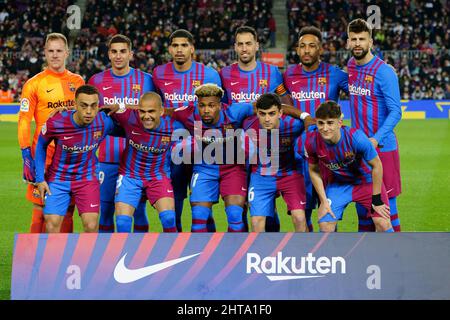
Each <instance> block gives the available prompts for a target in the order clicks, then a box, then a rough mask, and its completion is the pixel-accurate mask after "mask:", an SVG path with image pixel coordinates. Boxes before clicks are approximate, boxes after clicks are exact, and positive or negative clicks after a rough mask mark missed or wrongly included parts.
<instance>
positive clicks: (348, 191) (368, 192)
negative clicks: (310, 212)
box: [319, 183, 389, 223]
mask: <svg viewBox="0 0 450 320" xmlns="http://www.w3.org/2000/svg"><path fill="white" fill-rule="evenodd" d="M325 193H326V195H327V200H328V202H329V203H330V207H331V210H332V211H333V213H334V215H335V216H336V219H335V218H333V217H332V216H331V214H329V213H327V214H326V215H325V216H323V217H322V218H321V219H320V220H319V223H320V222H336V221H338V220H342V216H343V215H344V210H345V208H346V207H347V205H348V204H349V203H350V202H355V203H358V204H360V205H362V206H363V207H364V208H366V212H367V217H379V215H378V214H377V213H375V212H372V183H364V184H359V185H352V184H338V183H331V184H329V185H328V186H327V188H326V191H325ZM381 199H382V200H383V202H384V203H385V204H386V205H389V199H388V196H387V193H386V188H385V186H384V184H383V185H382V187H381Z"/></svg>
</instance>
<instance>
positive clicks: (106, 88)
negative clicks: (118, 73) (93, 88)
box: [103, 86, 112, 90]
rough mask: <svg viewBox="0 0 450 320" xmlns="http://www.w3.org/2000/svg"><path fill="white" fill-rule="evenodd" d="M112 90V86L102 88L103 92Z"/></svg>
mask: <svg viewBox="0 0 450 320" xmlns="http://www.w3.org/2000/svg"><path fill="white" fill-rule="evenodd" d="M111 88H112V86H110V87H103V90H108V89H111Z"/></svg>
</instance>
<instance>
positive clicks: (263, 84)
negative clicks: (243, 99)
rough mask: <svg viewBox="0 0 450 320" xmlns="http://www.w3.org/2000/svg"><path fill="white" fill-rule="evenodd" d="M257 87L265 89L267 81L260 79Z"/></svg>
mask: <svg viewBox="0 0 450 320" xmlns="http://www.w3.org/2000/svg"><path fill="white" fill-rule="evenodd" d="M259 86H260V87H261V88H266V87H267V79H261V80H259Z"/></svg>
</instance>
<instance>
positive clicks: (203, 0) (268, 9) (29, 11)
mask: <svg viewBox="0 0 450 320" xmlns="http://www.w3.org/2000/svg"><path fill="white" fill-rule="evenodd" d="M369 2H370V3H369ZM71 4H72V3H71V2H69V1H67V0H56V1H42V2H36V1H31V0H21V1H10V0H7V1H2V2H0V89H1V91H2V92H1V97H6V98H4V99H11V97H12V99H13V100H14V101H17V100H18V98H19V96H20V93H21V88H22V86H23V84H24V83H25V81H26V80H27V79H29V78H30V77H32V76H33V75H34V74H36V73H38V72H39V71H41V70H42V67H43V43H44V39H45V36H46V34H48V33H50V32H62V33H64V34H65V35H67V36H68V39H69V42H70V44H71V49H72V52H73V55H72V57H71V58H70V60H69V63H68V66H67V67H68V69H69V70H71V71H73V72H76V73H78V74H80V75H82V76H83V77H84V78H85V79H88V78H89V77H90V76H92V75H93V74H95V73H97V72H99V71H101V70H104V69H105V68H107V67H108V64H109V62H108V55H107V47H106V41H107V40H108V38H109V37H110V36H111V35H113V34H116V33H119V32H120V33H123V34H125V35H127V36H129V37H130V38H131V39H132V41H133V50H134V61H133V62H132V64H133V66H134V67H136V68H140V69H142V70H144V71H148V72H151V71H152V70H153V68H154V67H155V66H156V65H159V64H162V63H165V62H167V61H168V60H169V59H170V56H169V54H168V39H169V35H170V34H171V32H172V31H174V30H176V29H179V28H184V29H187V30H189V31H191V32H192V33H193V35H194V37H195V47H196V49H199V50H197V51H196V57H195V59H196V60H197V61H200V62H203V63H205V64H207V65H210V66H212V67H214V68H216V69H220V68H222V67H223V66H225V65H228V64H230V63H232V62H233V56H232V51H231V52H230V50H228V49H231V48H232V47H233V42H234V37H233V35H234V31H235V29H236V28H237V27H238V26H240V25H243V24H247V25H250V26H253V27H255V29H256V30H257V32H258V36H259V40H260V44H261V46H262V47H263V48H266V47H269V46H271V47H272V46H273V45H274V39H273V38H272V36H273V33H274V32H273V31H274V28H275V25H274V24H275V22H274V19H273V16H272V5H273V3H272V1H271V0H250V1H244V0H197V1H184V0H156V1H150V2H147V1H132V0H127V1H118V0H103V1H102V0H91V1H86V7H85V8H82V12H81V16H82V20H81V21H82V22H81V30H72V31H71V30H69V29H68V27H67V25H66V21H67V18H68V17H69V14H68V13H67V7H68V6H70V5H71ZM369 4H377V5H378V6H379V7H380V9H381V10H380V12H381V15H382V18H381V21H382V25H381V29H380V30H376V31H375V33H374V40H375V43H376V45H377V50H382V52H384V59H385V60H387V61H388V62H389V63H391V64H392V65H393V66H394V67H395V68H396V70H397V72H398V74H399V79H400V87H401V91H402V92H401V94H402V97H403V98H405V99H442V98H446V99H450V84H449V83H450V82H449V75H450V56H449V51H448V49H449V48H448V44H449V43H450V33H449V18H448V13H449V11H450V9H449V5H448V1H439V0H435V1H407V0H405V1H403V0H393V1H381V0H378V1H362V0H350V1H349V0H330V1H320V2H318V1H305V0H288V1H287V2H286V6H287V10H288V25H289V48H288V52H287V62H288V63H289V64H291V63H298V57H297V55H296V53H295V43H296V37H297V34H298V31H299V30H300V28H301V27H303V26H305V25H311V24H312V25H316V26H317V27H319V28H321V30H323V36H324V51H325V54H324V57H323V60H324V61H328V62H331V63H336V64H338V65H340V66H344V65H345V63H346V59H347V58H348V55H345V54H344V55H340V54H339V53H340V52H343V51H344V50H345V42H346V30H345V27H346V25H347V23H348V22H349V21H350V20H352V19H354V18H357V17H365V16H366V13H365V8H366V7H367V6H368V5H369ZM210 49H213V50H210ZM407 50H417V51H415V53H414V54H411V52H409V51H407ZM4 99H2V101H3V102H4V101H5V100H4ZM6 101H7V100H6Z"/></svg>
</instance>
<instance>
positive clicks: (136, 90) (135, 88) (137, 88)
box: [131, 83, 141, 93]
mask: <svg viewBox="0 0 450 320" xmlns="http://www.w3.org/2000/svg"><path fill="white" fill-rule="evenodd" d="M131 90H133V91H134V92H136V93H138V92H139V91H141V85H140V84H138V83H134V84H133V86H132V87H131Z"/></svg>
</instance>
